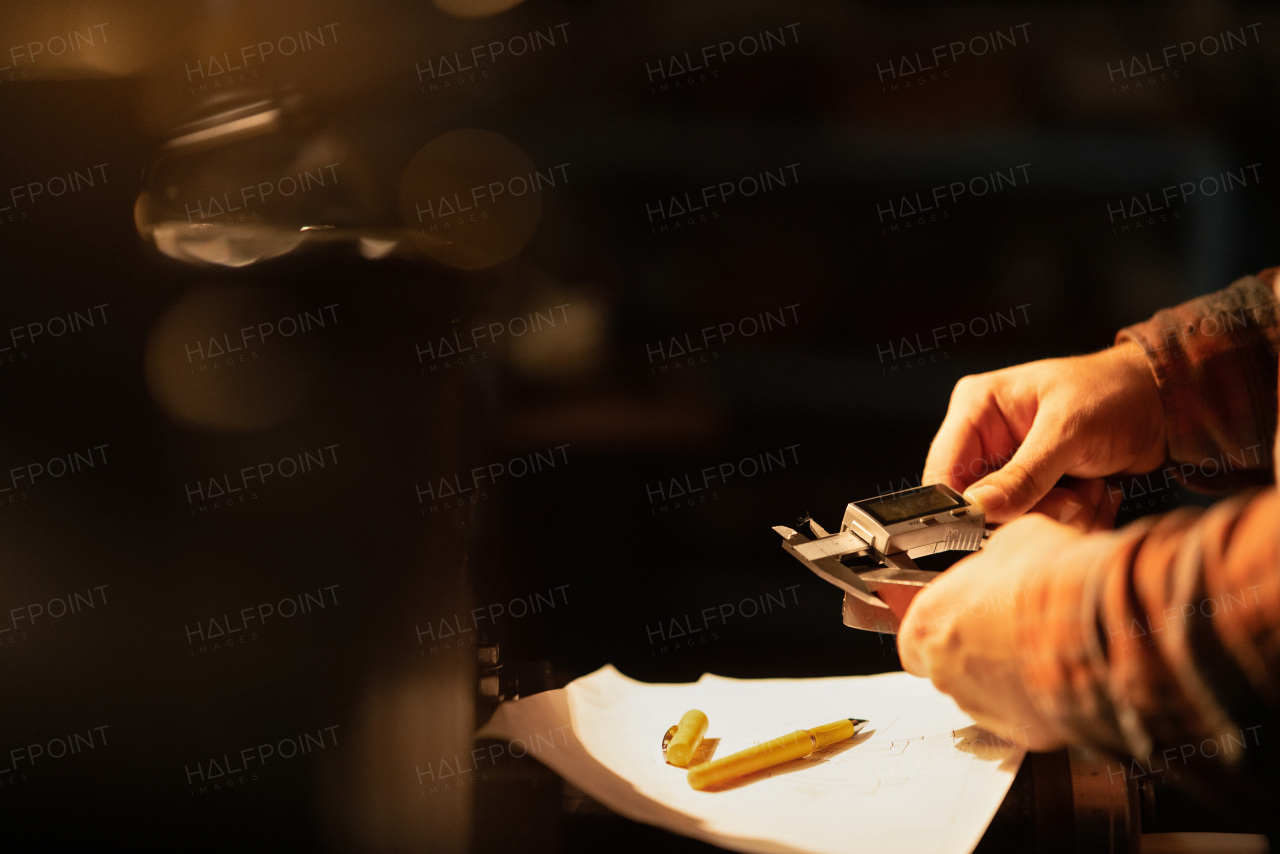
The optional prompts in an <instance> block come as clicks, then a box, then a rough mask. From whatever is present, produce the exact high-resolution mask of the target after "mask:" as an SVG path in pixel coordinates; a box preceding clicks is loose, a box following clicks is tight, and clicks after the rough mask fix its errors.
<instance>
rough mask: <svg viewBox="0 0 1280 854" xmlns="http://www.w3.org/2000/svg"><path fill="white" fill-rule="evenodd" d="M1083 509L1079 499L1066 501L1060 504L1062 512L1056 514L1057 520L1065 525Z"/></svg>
mask: <svg viewBox="0 0 1280 854" xmlns="http://www.w3.org/2000/svg"><path fill="white" fill-rule="evenodd" d="M1083 509H1084V505H1083V504H1081V503H1080V502H1079V501H1067V502H1066V503H1065V504H1063V505H1062V512H1061V513H1059V514H1058V521H1059V522H1061V523H1062V524H1064V525H1065V524H1066V523H1068V522H1070V521H1071V520H1072V519H1074V518H1075V517H1076V515H1077V514H1079V512H1080V511H1081V510H1083Z"/></svg>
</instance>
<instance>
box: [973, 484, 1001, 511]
mask: <svg viewBox="0 0 1280 854" xmlns="http://www.w3.org/2000/svg"><path fill="white" fill-rule="evenodd" d="M964 497H965V499H966V500H967V501H969V502H970V503H971V504H977V505H978V506H979V507H981V508H982V512H983V513H984V514H986V515H990V514H992V513H994V512H995V511H997V510H999V509H1000V508H1001V507H1003V506H1004V503H1005V495H1004V493H1003V492H1002V491H1000V489H999V488H998V487H995V486H992V485H991V484H986V485H985V486H976V487H974V488H973V489H971V490H969V491H968V492H966V493H965V494H964Z"/></svg>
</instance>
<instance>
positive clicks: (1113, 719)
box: [1019, 488, 1280, 800]
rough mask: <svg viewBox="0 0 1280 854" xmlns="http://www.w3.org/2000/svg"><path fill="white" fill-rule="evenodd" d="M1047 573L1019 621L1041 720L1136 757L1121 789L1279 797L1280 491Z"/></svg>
mask: <svg viewBox="0 0 1280 854" xmlns="http://www.w3.org/2000/svg"><path fill="white" fill-rule="evenodd" d="M1050 563H1051V565H1050V566H1049V567H1047V568H1046V570H1045V571H1044V572H1042V573H1040V574H1039V575H1038V576H1037V579H1036V582H1035V583H1034V584H1033V585H1032V586H1031V588H1030V589H1029V590H1028V593H1027V597H1026V598H1027V606H1028V607H1027V608H1026V609H1025V610H1023V611H1020V613H1019V620H1020V625H1019V638H1020V641H1021V647H1022V660H1021V666H1022V668H1023V672H1024V675H1025V678H1026V680H1027V686H1028V690H1029V691H1030V693H1031V695H1032V697H1033V698H1034V701H1035V703H1036V705H1037V708H1038V710H1039V711H1040V713H1041V714H1042V715H1043V716H1044V717H1045V718H1046V719H1047V720H1050V721H1052V722H1053V723H1054V724H1055V725H1057V726H1058V727H1059V728H1060V729H1061V730H1062V731H1064V732H1066V733H1068V735H1069V737H1070V738H1071V739H1072V740H1075V741H1081V742H1085V743H1089V744H1093V745H1095V746H1097V747H1100V748H1102V749H1104V750H1107V751H1109V752H1111V753H1112V754H1115V755H1117V756H1130V757H1137V758H1138V759H1139V762H1138V764H1136V765H1132V766H1130V765H1117V766H1116V767H1117V769H1121V773H1120V774H1119V776H1120V778H1121V779H1124V778H1127V777H1129V776H1131V774H1130V773H1129V769H1131V768H1138V769H1155V768H1164V767H1169V768H1170V771H1171V773H1172V776H1174V777H1179V778H1185V779H1187V780H1190V781H1192V782H1197V781H1198V782H1199V783H1200V784H1201V787H1202V788H1203V790H1204V791H1205V793H1206V794H1217V795H1223V794H1225V793H1228V792H1230V793H1231V797H1232V798H1233V799H1236V800H1238V799H1240V798H1242V797H1244V798H1251V797H1253V796H1254V795H1258V796H1260V797H1261V796H1268V797H1275V796H1276V795H1277V783H1278V781H1280V771H1278V770H1277V769H1280V761H1278V757H1280V751H1277V748H1278V747H1280V739H1278V738H1277V730H1278V729H1280V727H1276V726H1275V724H1276V723H1280V495H1277V492H1276V490H1275V489H1274V488H1271V489H1267V490H1263V491H1260V492H1256V493H1253V494H1251V495H1246V496H1237V497H1235V498H1232V499H1228V500H1225V501H1222V502H1219V503H1218V504H1216V505H1215V506H1214V507H1213V508H1211V509H1209V510H1208V511H1205V512H1204V513H1200V512H1199V511H1193V510H1182V511H1177V512H1175V513H1171V514H1167V515H1165V516H1161V517H1150V518H1148V519H1145V520H1142V521H1141V522H1139V523H1135V524H1134V525H1130V526H1127V527H1126V528H1124V529H1121V530H1119V531H1116V532H1113V533H1108V534H1100V535H1098V534H1095V535H1090V536H1088V537H1085V538H1083V539H1081V540H1080V541H1079V542H1078V543H1077V544H1076V545H1075V546H1074V547H1073V548H1072V549H1071V550H1070V551H1069V552H1067V553H1063V554H1059V555H1056V556H1054V557H1052V558H1050ZM1068 566H1073V567H1076V568H1077V569H1078V568H1080V567H1087V570H1085V571H1084V572H1080V571H1075V572H1073V571H1069V570H1067V567H1068ZM1055 567H1062V569H1061V570H1055Z"/></svg>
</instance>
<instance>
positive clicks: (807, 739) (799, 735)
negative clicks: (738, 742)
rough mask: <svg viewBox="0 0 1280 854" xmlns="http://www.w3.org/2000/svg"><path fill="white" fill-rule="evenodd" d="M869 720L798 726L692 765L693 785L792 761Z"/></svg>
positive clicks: (704, 785)
mask: <svg viewBox="0 0 1280 854" xmlns="http://www.w3.org/2000/svg"><path fill="white" fill-rule="evenodd" d="M865 723H866V721H865V720H862V719H860V718H841V719H840V720H838V721H836V722H835V723H831V724H824V725H823V726H817V727H814V728H813V729H798V730H796V731H795V732H793V733H790V734H788V735H784V736H782V737H781V738H775V739H773V741H766V742H765V743H764V744H757V745H756V746H755V747H748V748H747V749H746V750H740V751H738V752H737V753H734V754H731V755H729V756H726V757H724V758H723V759H713V760H712V761H710V762H703V763H702V764H701V765H695V766H694V767H692V768H690V769H689V785H690V786H693V788H695V789H706V788H710V787H712V786H719V785H721V784H723V783H727V782H729V781H730V780H735V779H737V778H739V777H745V776H747V775H748V774H752V773H755V772H756V771H760V770H763V769H765V768H772V767H774V766H775V765H781V764H783V763H784V762H790V761H791V760H792V759H803V758H804V757H806V756H808V755H809V754H810V753H813V752H814V751H815V750H819V749H821V748H823V747H826V746H827V745H829V744H835V743H836V742H838V741H844V740H845V739H846V738H853V736H854V735H855V734H856V733H857V732H858V730H860V729H861V728H862V726H863V725H864V724H865Z"/></svg>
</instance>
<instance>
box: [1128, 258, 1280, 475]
mask: <svg viewBox="0 0 1280 854" xmlns="http://www.w3.org/2000/svg"><path fill="white" fill-rule="evenodd" d="M1276 273H1277V269H1275V268H1273V269H1271V270H1265V271H1263V272H1262V273H1259V274H1258V275H1257V276H1246V277H1244V278H1242V279H1238V280H1237V281H1235V282H1234V283H1233V284H1232V285H1231V286H1230V287H1228V288H1225V289H1224V290H1221V291H1218V292H1217V293H1213V294H1209V295H1207V296H1204V297H1200V298H1198V299H1194V300H1191V301H1189V302H1186V303H1183V304H1182V305H1178V306H1174V307H1173V308H1168V309H1164V310H1162V311H1160V312H1157V313H1156V315H1155V316H1154V317H1152V318H1151V319H1150V320H1147V321H1144V322H1142V323H1137V324H1134V325H1132V326H1129V327H1127V328H1125V329H1123V330H1121V331H1120V332H1119V334H1118V335H1117V336H1116V340H1117V342H1118V343H1119V342H1123V341H1133V342H1134V343H1136V344H1138V345H1139V346H1140V347H1141V348H1142V349H1143V350H1144V351H1145V352H1146V355H1147V358H1148V361H1149V364H1150V366H1151V370H1152V372H1153V374H1154V377H1155V380H1156V383H1157V386H1158V388H1159V391H1160V397H1161V403H1162V405H1163V408H1164V414H1165V434H1166V438H1167V443H1168V458H1169V461H1170V462H1172V463H1175V464H1181V465H1180V468H1179V472H1180V474H1181V476H1182V477H1183V478H1184V479H1185V481H1186V483H1187V484H1188V485H1189V486H1191V487H1192V488H1195V489H1198V490H1201V491H1206V492H1215V493H1226V492H1230V491H1233V490H1236V489H1239V488H1241V487H1243V486H1249V485H1259V484H1261V483H1264V482H1269V481H1270V477H1269V474H1270V472H1271V470H1272V468H1273V463H1274V461H1273V458H1272V445H1273V443H1274V440H1275V433H1276V409H1277V400H1276V381H1277V361H1278V359H1280V316H1278V314H1277V309H1278V307H1280V303H1277V298H1276V293H1275V288H1276V286H1277V284H1280V282H1278V281H1277V276H1276Z"/></svg>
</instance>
